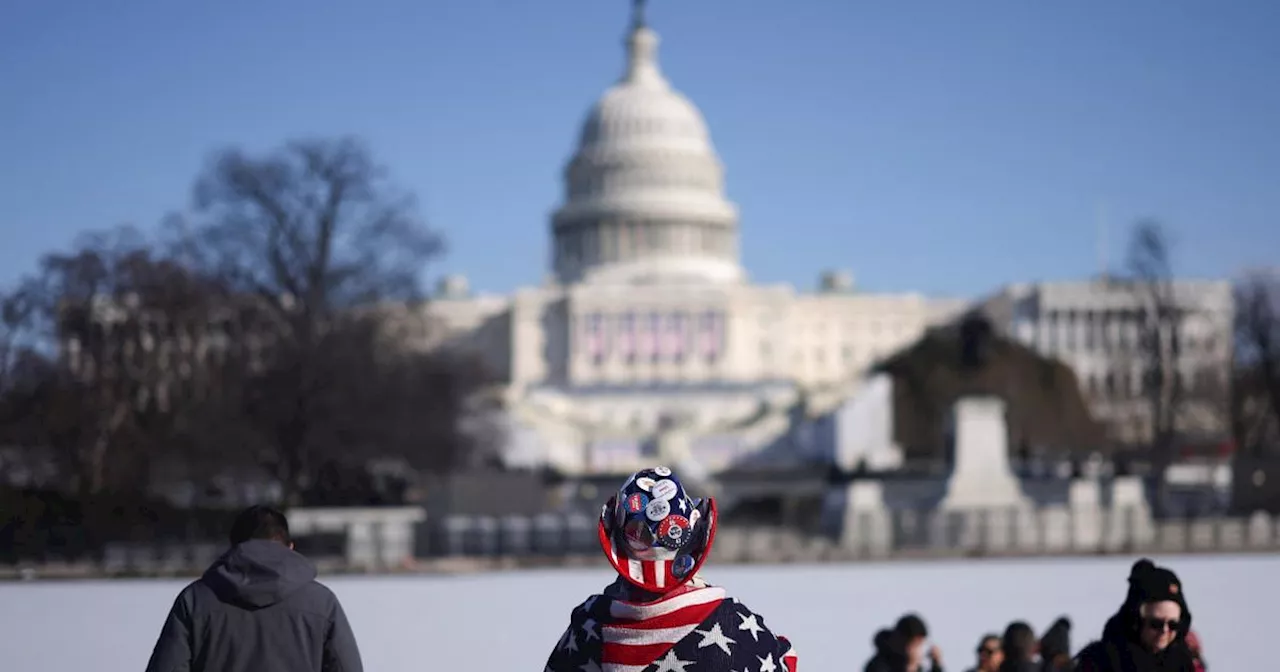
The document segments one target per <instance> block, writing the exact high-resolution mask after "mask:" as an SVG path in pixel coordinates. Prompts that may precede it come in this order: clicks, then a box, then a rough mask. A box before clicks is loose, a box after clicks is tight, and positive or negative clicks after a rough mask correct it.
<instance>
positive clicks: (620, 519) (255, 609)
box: [147, 466, 1206, 672]
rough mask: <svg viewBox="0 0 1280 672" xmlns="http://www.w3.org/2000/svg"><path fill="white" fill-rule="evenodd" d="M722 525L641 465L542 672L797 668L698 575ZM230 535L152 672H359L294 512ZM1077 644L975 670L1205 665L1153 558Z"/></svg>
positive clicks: (898, 630) (1106, 671)
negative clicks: (294, 530)
mask: <svg viewBox="0 0 1280 672" xmlns="http://www.w3.org/2000/svg"><path fill="white" fill-rule="evenodd" d="M716 524H717V511H716V504H715V500H714V498H709V497H707V498H696V497H693V496H691V495H690V494H689V493H687V492H686V491H685V488H684V486H683V485H682V484H681V482H680V480H679V479H678V478H677V477H676V475H675V474H673V473H672V471H671V470H670V469H668V468H666V467H661V466H659V467H654V468H652V469H644V470H641V471H639V472H636V473H635V474H632V475H631V477H630V478H628V479H627V480H626V482H624V483H623V485H622V487H621V488H620V489H619V490H618V492H617V493H616V494H614V495H613V496H612V497H611V498H610V499H609V500H608V502H606V503H605V504H604V506H603V507H602V508H601V511H600V518H599V520H598V522H597V532H598V537H599V540H600V546H601V549H602V550H603V551H604V554H605V557H606V558H608V560H609V563H610V565H612V567H613V569H614V570H615V572H616V577H615V578H614V580H613V581H612V582H611V583H610V584H609V585H607V586H605V587H604V589H603V590H601V591H600V592H598V593H595V594H592V595H590V596H588V597H587V598H586V599H585V600H583V601H582V602H581V603H580V604H579V605H578V606H576V607H574V608H573V610H572V611H571V613H570V616H569V625H568V627H567V628H566V629H565V630H564V632H563V634H562V635H561V636H560V638H559V639H558V640H557V641H556V643H555V645H554V646H553V648H552V650H551V654H550V656H548V658H547V659H546V664H545V667H544V672H584V671H585V672H644V671H646V670H658V671H660V672H676V671H679V672H730V671H732V670H748V671H755V670H759V672H796V670H797V666H798V660H799V656H798V653H797V648H796V646H794V645H793V644H792V642H791V640H790V639H789V638H788V637H786V636H784V635H782V634H780V633H775V632H773V631H772V630H771V629H770V628H769V626H768V625H766V623H765V620H764V617H763V616H761V615H760V614H758V613H756V612H754V611H752V610H751V609H749V608H747V607H746V606H745V605H744V604H742V603H741V602H739V601H738V600H736V599H734V598H733V597H731V596H730V595H729V593H728V592H727V591H726V589H725V588H724V587H722V586H717V585H713V584H710V583H708V582H707V581H706V580H704V579H703V578H702V576H701V575H700V574H699V570H700V569H701V567H702V565H703V563H704V562H706V560H707V558H708V557H709V555H710V551H711V547H712V544H713V542H714V540H715V532H716ZM231 544H232V545H231V548H230V550H228V551H227V552H226V553H225V554H224V555H223V556H222V557H221V558H219V559H218V560H217V561H216V562H215V563H214V564H213V565H212V566H211V567H210V568H209V569H208V570H207V571H206V572H205V573H204V575H203V576H202V577H201V578H200V579H198V580H196V581H193V582H192V583H191V584H189V585H188V586H187V587H186V588H185V589H183V591H182V592H181V593H180V594H179V595H178V597H177V599H176V600H175V601H174V603H173V607H172V609H171V610H170V612H169V615H168V618H167V619H166V621H165V623H164V626H163V628H162V630H161V632H160V637H159V639H158V641H157V642H156V646H155V649H154V651H153V653H152V656H151V660H150V663H149V664H148V666H147V672H175V671H177V670H183V671H184V672H202V671H209V672H212V671H214V670H216V671H218V672H250V671H251V670H261V669H270V670H274V671H276V672H360V670H362V663H361V659H360V653H359V650H358V648H357V646H356V639H355V635H354V634H353V632H352V628H351V625H350V624H349V623H348V622H347V618H346V615H345V613H344V612H343V609H342V606H341V604H340V603H339V601H338V599H337V597H336V596H335V595H334V594H333V593H332V592H331V591H330V590H329V589H328V588H327V587H325V586H323V585H322V584H320V583H318V582H317V581H316V570H315V566H314V565H313V564H312V563H311V562H310V561H309V560H307V559H306V558H304V557H303V556H302V555H300V554H299V553H297V552H296V551H294V547H293V543H292V541H290V538H289V527H288V521H287V520H286V519H285V516H284V514H282V513H281V512H280V511H278V510H275V509H272V508H269V507H262V506H255V507H251V508H250V509H248V510H246V511H244V512H243V513H241V514H240V516H239V517H238V518H237V519H236V521H235V522H234V523H233V525H232V530H231ZM928 637H929V631H928V628H927V627H926V625H925V622H924V619H922V618H921V617H920V616H919V615H917V614H906V615H904V616H902V617H901V618H899V619H898V621H897V623H896V624H895V625H894V626H893V627H892V628H887V629H884V630H882V631H880V632H878V633H877V634H876V635H875V637H874V643H875V654H874V655H873V656H872V658H871V660H870V661H868V662H867V664H866V666H865V668H864V670H865V672H943V661H942V654H941V652H940V651H939V650H938V648H937V647H936V646H933V647H928V648H926V646H927V642H928ZM1071 650H1072V647H1071V621H1070V620H1069V619H1068V618H1066V617H1062V618H1059V619H1058V620H1057V621H1056V622H1054V623H1053V625H1052V626H1050V627H1049V628H1048V629H1047V630H1046V631H1045V632H1044V634H1043V635H1040V636H1037V634H1036V632H1035V630H1034V629H1033V628H1032V627H1031V625H1029V624H1028V623H1025V622H1023V621H1016V622H1013V623H1010V624H1009V625H1008V626H1007V627H1006V628H1005V629H1004V632H1003V634H995V633H992V634H988V635H985V636H983V637H982V638H981V639H980V640H979V642H978V645H977V650H976V661H975V664H974V665H973V667H972V668H971V670H972V672H1060V671H1064V670H1070V671H1072V672H1160V671H1164V672H1206V667H1205V664H1204V660H1203V658H1202V657H1201V654H1200V646H1199V640H1198V638H1197V637H1196V635H1195V633H1194V632H1193V631H1192V630H1191V611H1190V609H1189V608H1188V606H1187V598H1186V595H1185V593H1184V592H1183V590H1182V582H1181V581H1180V580H1179V579H1178V577H1177V575H1176V574H1174V573H1173V571H1171V570H1170V569H1168V568H1165V567H1158V566H1156V565H1155V563H1153V562H1151V561H1150V560H1147V559H1142V560H1139V561H1138V562H1136V563H1134V565H1133V568H1132V571H1131V572H1130V574H1129V590H1128V594H1127V595H1126V596H1125V599H1124V602H1123V603H1122V604H1121V606H1120V608H1119V609H1118V610H1117V611H1116V613H1115V615H1113V616H1112V617H1111V618H1110V619H1109V620H1108V621H1107V623H1106V627H1105V628H1104V629H1103V631H1102V633H1101V636H1100V637H1099V638H1098V639H1096V640H1094V641H1091V642H1090V643H1089V644H1088V645H1087V646H1085V647H1083V648H1082V649H1081V650H1079V651H1078V652H1076V653H1075V655H1072V653H1071ZM826 663H827V665H828V666H829V667H842V666H843V665H841V664H840V661H826ZM964 667H968V666H964Z"/></svg>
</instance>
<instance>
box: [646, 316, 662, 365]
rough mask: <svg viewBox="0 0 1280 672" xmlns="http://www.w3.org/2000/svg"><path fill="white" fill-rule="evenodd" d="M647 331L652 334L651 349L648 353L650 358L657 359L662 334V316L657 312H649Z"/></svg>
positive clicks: (660, 348) (660, 351)
mask: <svg viewBox="0 0 1280 672" xmlns="http://www.w3.org/2000/svg"><path fill="white" fill-rule="evenodd" d="M649 333H651V334H653V350H652V351H651V352H650V353H649V354H650V356H651V358H652V359H654V360H657V359H658V358H659V357H660V356H661V355H662V351H663V340H664V339H663V334H662V316H661V315H659V314H658V313H650V314H649Z"/></svg>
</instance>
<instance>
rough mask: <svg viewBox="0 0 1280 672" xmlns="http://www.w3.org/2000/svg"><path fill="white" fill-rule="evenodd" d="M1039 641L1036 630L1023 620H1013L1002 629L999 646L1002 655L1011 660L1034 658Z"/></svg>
mask: <svg viewBox="0 0 1280 672" xmlns="http://www.w3.org/2000/svg"><path fill="white" fill-rule="evenodd" d="M1038 643H1039V642H1037V641H1036V631H1035V630H1032V629H1031V626H1030V625H1028V624H1027V623H1025V622H1024V621H1014V622H1012V623H1010V624H1009V627H1007V628H1005V629H1004V637H1002V638H1000V648H1001V649H1002V650H1003V651H1004V657H1005V658H1007V659H1009V660H1013V661H1018V662H1022V661H1027V660H1032V659H1033V658H1035V655H1036V649H1037V645H1038Z"/></svg>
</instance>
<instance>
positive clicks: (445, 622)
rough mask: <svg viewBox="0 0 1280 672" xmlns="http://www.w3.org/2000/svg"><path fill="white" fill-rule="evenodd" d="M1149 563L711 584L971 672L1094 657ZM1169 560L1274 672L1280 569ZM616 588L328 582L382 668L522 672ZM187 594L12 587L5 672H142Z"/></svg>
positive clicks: (1238, 561) (1221, 663)
mask: <svg viewBox="0 0 1280 672" xmlns="http://www.w3.org/2000/svg"><path fill="white" fill-rule="evenodd" d="M1134 559H1135V558H1106V559H1039V560H1018V561H997V560H983V561H968V562H934V563H928V562H920V563H899V564H863V565H784V566H770V567H761V566H755V567H722V568H719V569H717V568H715V567H710V568H709V569H708V571H706V572H704V574H705V576H706V577H707V578H708V580H710V581H712V582H715V583H719V584H721V585H724V586H726V587H728V588H729V590H730V593H731V594H733V595H735V596H737V597H738V598H739V599H741V600H742V601H743V602H745V603H746V604H747V605H749V606H751V607H752V608H753V609H755V610H756V611H758V612H760V613H762V614H763V615H764V617H765V620H766V623H767V624H768V625H769V626H770V627H772V628H774V629H775V630H777V631H778V632H781V633H783V634H786V635H788V636H790V637H791V638H792V640H793V641H794V643H795V644H796V647H797V650H798V651H799V653H800V664H801V666H803V669H804V670H805V671H806V672H814V671H819V670H821V671H827V670H830V671H831V672H837V671H839V672H849V671H850V670H853V669H860V668H861V664H862V662H863V661H865V659H866V657H867V656H868V655H869V652H870V646H871V644H870V643H871V637H872V635H873V634H874V632H875V631H876V629H877V628H879V627H882V626H884V625H888V624H890V623H892V621H893V620H895V619H896V618H897V617H898V616H899V615H900V614H901V613H903V612H905V611H907V610H915V611H918V612H919V613H921V614H922V615H923V616H924V617H925V620H926V621H927V622H928V624H929V628H930V630H931V634H932V636H933V641H934V642H935V643H937V644H938V645H940V646H941V647H942V649H943V652H944V661H945V662H946V663H947V669H948V670H954V671H958V670H961V669H964V668H967V667H968V666H969V665H970V664H972V661H973V650H974V648H975V646H976V645H977V641H978V638H979V636H980V635H982V634H983V633H984V632H997V631H1000V630H1002V629H1003V628H1004V626H1005V625H1006V624H1007V623H1008V622H1009V621H1011V620H1013V619H1019V618H1020V619H1024V620H1026V621H1028V622H1030V623H1031V624H1032V625H1033V626H1034V627H1035V628H1036V630H1037V631H1038V632H1043V631H1044V629H1045V628H1047V627H1048V625H1049V624H1050V623H1052V622H1053V619H1055V618H1056V617H1057V616H1059V615H1061V614H1067V615H1069V616H1070V617H1071V619H1072V620H1073V622H1074V628H1073V630H1072V646H1073V647H1075V648H1077V649H1078V648H1079V647H1081V646H1083V645H1084V644H1085V643H1086V642H1087V641H1088V639H1090V638H1092V637H1094V636H1096V635H1097V633H1098V632H1099V631H1100V630H1101V628H1102V624H1103V622H1104V621H1105V620H1106V618H1107V616H1108V615H1110V614H1111V613H1112V612H1113V611H1114V610H1115V608H1116V606H1117V605H1119V603H1120V601H1121V600H1122V599H1123V597H1124V592H1125V588H1126V584H1125V579H1126V577H1127V575H1128V570H1129V566H1130V565H1131V564H1132V562H1133V560H1134ZM1156 561H1157V562H1158V563H1160V564H1168V565H1169V566H1171V567H1172V568H1173V569H1174V570H1175V571H1176V572H1178V574H1179V576H1180V577H1181V578H1182V580H1183V583H1184V585H1185V587H1186V594H1187V597H1188V599H1189V600H1190V604H1191V610H1192V613H1193V615H1194V623H1193V625H1194V627H1195V629H1196V630H1197V631H1198V632H1199V634H1200V635H1201V638H1202V639H1203V641H1204V645H1205V652H1206V658H1207V660H1208V662H1209V664H1210V665H1211V666H1212V667H1213V668H1214V669H1217V670H1246V669H1259V667H1258V666H1259V665H1264V662H1265V661H1267V660H1270V659H1271V658H1272V657H1274V654H1273V652H1272V649H1271V647H1272V645H1273V644H1274V642H1272V640H1271V639H1270V638H1271V636H1272V633H1271V627H1272V621H1273V619H1272V618H1271V616H1272V614H1271V613H1270V606H1271V605H1273V604H1276V603H1280V580H1277V577H1280V556H1251V557H1224V556H1214V557H1207V556H1206V557H1170V558H1166V559H1161V558H1156ZM609 578H610V575H609V574H608V572H607V570H605V569H600V570H573V571H529V572H512V573H507V574H484V575H470V576H456V577H360V578H344V577H334V578H330V579H327V580H325V582H326V583H327V584H328V585H329V586H331V587H332V588H333V589H334V591H335V592H336V593H337V594H338V596H339V598H341V600H342V602H343V604H344V606H345V607H346V609H347V613H348V615H349V616H350V619H351V622H352V625H353V627H354V628H355V631H356V636H357V638H358V639H359V643H360V648H361V652H362V653H363V656H364V660H365V669H366V670H370V671H371V672H422V671H423V670H430V669H446V670H475V671H478V672H488V671H492V672H509V671H512V670H540V669H542V666H543V663H544V662H545V661H546V656H547V654H548V653H549V652H550V650H551V647H552V646H553V645H554V643H555V641H556V639H557V638H558V637H559V636H560V633H561V631H562V630H563V629H564V627H565V624H566V622H567V619H568V615H569V610H570V609H571V608H572V607H573V606H574V605H576V604H577V603H578V602H579V601H581V600H582V599H583V598H584V597H585V596H586V595H588V594H589V593H591V592H593V591H595V590H597V589H599V588H600V587H601V586H602V585H603V584H604V583H605V582H606V581H607V580H608V579H609ZM182 585H183V582H176V581H115V582H49V583H21V584H20V583H15V584H2V585H0V669H3V670H6V671H8V670H12V671H13V672H37V671H39V672H81V671H82V670H94V672H138V671H140V670H142V669H143V668H144V667H145V665H146V661H147V657H148V655H149V654H150V651H151V646H152V644H153V643H154V641H155V637H156V634H157V633H158V631H159V628H160V624H161V621H162V620H163V618H164V616H165V613H166V611H167V610H168V608H169V605H170V603H171V602H172V600H173V597H174V595H175V594H176V593H177V591H178V590H179V589H181V587H182ZM1264 666H1265V665H1264Z"/></svg>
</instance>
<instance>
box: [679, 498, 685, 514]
mask: <svg viewBox="0 0 1280 672" xmlns="http://www.w3.org/2000/svg"><path fill="white" fill-rule="evenodd" d="M685 510H686V509H685V503H684V500H683V499H681V500H680V513H684V512H685Z"/></svg>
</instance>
